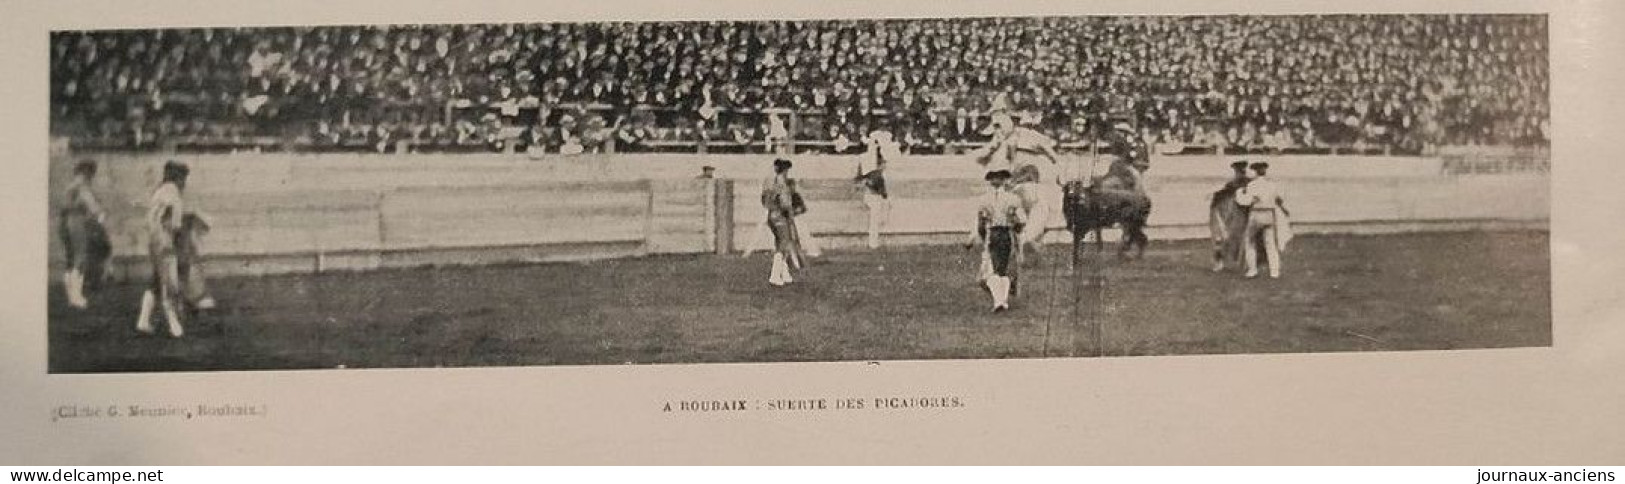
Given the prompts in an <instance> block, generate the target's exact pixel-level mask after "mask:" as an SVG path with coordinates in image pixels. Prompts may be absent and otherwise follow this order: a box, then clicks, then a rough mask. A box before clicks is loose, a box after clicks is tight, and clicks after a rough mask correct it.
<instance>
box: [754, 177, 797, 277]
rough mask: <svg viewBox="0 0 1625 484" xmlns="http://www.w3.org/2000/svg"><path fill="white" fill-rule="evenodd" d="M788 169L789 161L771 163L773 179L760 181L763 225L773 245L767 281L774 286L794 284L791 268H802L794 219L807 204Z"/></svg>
mask: <svg viewBox="0 0 1625 484" xmlns="http://www.w3.org/2000/svg"><path fill="white" fill-rule="evenodd" d="M791 166H793V165H792V164H791V163H790V160H786V159H782V158H781V159H777V160H773V177H772V178H769V179H767V180H766V181H764V182H762V207H763V208H766V209H767V226H768V228H769V229H770V230H772V231H773V242H774V243H773V267H772V269H771V270H770V272H769V273H768V277H767V282H768V284H772V285H774V286H784V285H786V284H789V283H791V282H795V278H794V277H792V275H791V269H792V268H794V269H797V270H799V269H801V268H802V267H803V266H804V265H805V264H804V262H805V260H804V258H803V254H802V252H801V240H800V239H801V237H800V234H798V233H797V231H796V216H797V215H801V214H803V213H806V212H807V204H806V202H805V201H804V200H802V198H801V194H800V193H798V192H796V183H795V180H792V179H791V178H790V167H791Z"/></svg>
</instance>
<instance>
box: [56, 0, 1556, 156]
mask: <svg viewBox="0 0 1625 484" xmlns="http://www.w3.org/2000/svg"><path fill="white" fill-rule="evenodd" d="M1547 48H1548V45H1547V31H1546V22H1545V18H1544V17H1543V16H1537V15H1334V16H1323V15H1316V16H1199V17H1170V16H1153V17H1064V18H1061V17H1056V18H966V19H928V20H824V21H766V22H638V23H627V22H621V23H551V24H549V23H542V24H509V25H427V26H425V25H408V26H369V27H290V28H216V29H186V30H141V31H94V32H59V33H55V34H53V35H52V38H51V88H52V96H53V113H52V115H53V116H52V123H53V131H55V132H57V133H58V134H61V135H64V136H70V137H74V138H76V139H91V140H104V141H108V140H111V141H113V142H116V143H130V144H134V145H138V146H141V145H150V144H153V143H159V142H162V141H164V140H219V139H247V138H273V139H278V140H298V142H299V143H300V144H302V145H307V146H312V147H317V148H320V147H329V148H335V149H336V148H339V147H346V146H348V147H361V148H362V149H374V148H376V149H385V148H387V147H389V146H393V145H395V144H397V143H400V142H406V143H408V144H410V145H414V146H480V147H486V148H491V147H494V148H498V149H500V148H502V147H503V146H504V145H514V147H517V148H520V149H536V150H545V151H547V152H566V153H570V152H579V151H589V150H594V149H602V147H603V146H605V145H606V144H610V143H612V144H613V145H615V146H616V147H617V149H618V150H638V149H645V150H647V149H661V147H669V146H677V147H682V146H692V145H695V144H699V143H706V144H712V145H718V146H728V145H732V146H743V145H748V144H752V143H755V144H763V143H764V142H766V143H772V142H785V141H795V142H798V143H806V144H816V145H818V146H821V147H826V148H827V149H836V150H839V149H842V148H843V147H846V146H854V145H856V144H858V143H859V139H860V137H861V136H862V135H863V134H865V133H868V132H869V131H871V130H874V129H887V130H891V131H893V132H894V133H895V135H896V137H897V138H898V139H899V140H902V141H903V142H904V143H905V144H907V145H908V146H909V147H910V148H911V149H918V150H931V149H943V147H945V146H948V145H953V144H956V143H971V142H976V141H979V140H981V139H983V138H982V137H983V136H985V128H986V124H987V119H988V117H987V116H988V114H989V113H990V112H994V111H1001V110H1002V111H1008V112H1011V113H1014V114H1016V115H1017V116H1018V118H1020V119H1022V120H1024V121H1025V122H1027V123H1029V124H1030V125H1032V126H1034V127H1035V128H1037V129H1040V130H1042V131H1044V132H1046V133H1048V134H1051V135H1052V136H1054V137H1056V138H1057V139H1059V140H1061V141H1063V142H1069V143H1076V142H1085V141H1088V140H1090V139H1092V135H1091V134H1092V133H1097V132H1099V131H1097V130H1096V129H1095V128H1098V127H1100V126H1103V125H1107V124H1116V123H1127V124H1129V125H1131V126H1133V127H1134V129H1137V130H1138V131H1139V133H1140V134H1141V135H1142V136H1143V137H1144V138H1145V139H1146V140H1147V141H1148V142H1151V143H1156V144H1158V145H1160V146H1163V147H1170V146H1171V147H1174V148H1178V147H1181V146H1231V147H1254V148H1256V147H1269V148H1273V149H1285V148H1292V147H1317V146H1355V147H1380V148H1395V149H1404V150H1415V149H1419V148H1420V147H1423V146H1439V145H1541V144H1544V143H1546V142H1547V136H1548V134H1547V132H1548V125H1547V122H1548V118H1549V102H1548V92H1549V85H1548V65H1547ZM764 146H765V145H764Z"/></svg>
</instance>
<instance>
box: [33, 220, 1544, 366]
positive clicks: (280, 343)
mask: <svg viewBox="0 0 1625 484" xmlns="http://www.w3.org/2000/svg"><path fill="white" fill-rule="evenodd" d="M1108 250H1111V248H1108ZM1208 251H1209V247H1208V245H1207V243H1206V242H1204V241H1176V242H1169V241H1153V243H1152V246H1151V249H1150V251H1149V252H1147V254H1146V258H1145V259H1143V260H1140V261H1135V262H1131V263H1121V262H1118V261H1117V260H1115V258H1112V257H1102V258H1099V259H1096V262H1095V263H1094V264H1095V265H1091V266H1090V267H1093V268H1097V269H1091V270H1085V271H1080V274H1081V275H1079V276H1076V277H1073V276H1068V275H1067V273H1066V271H1065V265H1066V264H1065V261H1064V255H1065V252H1066V247H1065V246H1063V245H1050V246H1047V247H1045V249H1044V255H1045V259H1044V260H1042V261H1039V262H1038V263H1037V264H1036V265H1033V266H1029V267H1027V268H1025V269H1023V271H1024V272H1023V276H1022V277H1023V282H1022V293H1021V295H1020V297H1019V298H1018V299H1017V300H1016V307H1015V309H1014V310H1013V311H1011V312H1007V313H1002V314H992V313H989V312H988V298H987V297H986V295H985V294H984V293H983V292H981V291H980V290H979V289H978V288H977V286H976V285H975V284H974V283H973V281H972V275H973V269H974V267H975V263H976V262H977V258H976V257H975V254H974V253H972V252H970V251H966V250H964V249H962V248H960V247H957V246H915V247H895V248H885V249H882V250H880V251H878V252H870V251H867V250H851V251H835V252H831V253H829V254H826V255H825V256H824V257H823V258H822V259H819V260H817V261H816V262H815V263H814V264H813V265H812V266H811V267H809V268H808V269H807V270H806V271H805V272H804V273H802V274H801V275H800V278H799V280H798V281H797V284H795V285H793V286H790V287H787V288H773V287H770V286H768V285H767V283H766V276H767V259H766V256H765V255H764V254H761V253H758V254H756V255H754V256H752V257H749V258H742V257H739V256H737V255H736V256H717V255H696V256H659V257H648V258H640V259H621V260H603V261H594V262H583V263H567V264H566V263H561V264H533V265H510V266H484V267H444V268H424V269H407V270H383V271H375V272H359V273H328V274H317V275H289V276H266V277H241V278H222V279H219V280H216V281H214V284H213V287H214V292H215V295H216V296H217V297H218V299H219V300H220V303H221V305H220V307H219V308H218V309H216V310H213V311H211V312H208V313H205V314H204V315H203V316H202V318H201V319H200V320H199V321H197V322H196V323H195V324H194V325H193V326H192V327H190V328H188V330H189V333H188V334H187V336H186V337H185V338H182V339H170V338H168V337H163V336H140V335H138V334H137V333H136V332H135V331H134V330H133V323H134V318H135V313H136V310H137V307H138V304H139V294H140V291H141V287H140V286H134V285H121V286H113V287H109V288H106V289H104V290H103V291H102V292H101V293H99V294H98V297H97V299H96V300H95V301H94V306H93V307H92V308H91V309H89V310H84V311H78V310H73V309H70V308H69V307H67V306H66V304H65V302H64V300H63V298H62V295H61V291H60V288H58V287H53V288H52V292H51V297H50V300H49V305H50V307H49V314H50V323H49V324H50V328H49V338H50V371H52V372H57V373H74V372H107V371H200V370H250V369H316V368H338V367H346V368H380V367H385V368H396V367H460V366H510V365H596V364H629V363H630V364H650V363H709V362H789V361H865V360H920V359H944V358H953V359H961V358H1031V357H1046V356H1048V357H1066V356H1079V357H1082V356H1135V355H1184V354H1239V353H1282V352H1325V351H1388V350H1441V349H1462V348H1494V347H1525V346H1547V345H1550V344H1551V316H1550V315H1551V309H1550V305H1551V299H1550V287H1551V282H1550V266H1549V262H1548V260H1549V253H1548V235H1547V233H1545V232H1543V231H1507V232H1452V233H1418V234H1401V235H1366V236H1355V235H1321V236H1303V237H1300V238H1299V239H1298V240H1296V241H1294V242H1293V246H1292V247H1291V248H1290V252H1289V253H1288V259H1287V270H1286V275H1285V277H1284V278H1282V279H1280V280H1268V279H1259V280H1243V279H1241V278H1240V276H1239V275H1237V274H1235V273H1224V274H1215V273H1211V272H1209V271H1208V264H1207V261H1208V259H1207V257H1208V254H1209V252H1208ZM1056 263H1059V264H1060V265H1059V266H1057V265H1052V264H1056ZM1057 267H1059V269H1060V270H1057Z"/></svg>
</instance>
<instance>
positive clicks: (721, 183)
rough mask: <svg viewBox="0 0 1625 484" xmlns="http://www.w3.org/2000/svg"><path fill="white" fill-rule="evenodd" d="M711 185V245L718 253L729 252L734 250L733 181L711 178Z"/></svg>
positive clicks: (724, 253) (725, 253)
mask: <svg viewBox="0 0 1625 484" xmlns="http://www.w3.org/2000/svg"><path fill="white" fill-rule="evenodd" d="M711 187H712V188H711V212H712V213H713V214H715V215H714V216H713V217H712V223H713V224H714V226H713V228H712V230H713V232H714V234H713V237H714V240H713V245H714V246H715V247H716V252H717V254H718V255H727V254H731V253H733V250H734V181H733V180H728V179H717V180H712V183H711Z"/></svg>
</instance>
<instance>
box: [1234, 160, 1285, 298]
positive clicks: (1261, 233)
mask: <svg viewBox="0 0 1625 484" xmlns="http://www.w3.org/2000/svg"><path fill="white" fill-rule="evenodd" d="M1269 167H1270V165H1269V163H1262V162H1261V163H1253V164H1252V165H1249V166H1248V168H1250V169H1251V171H1252V176H1251V178H1250V179H1249V180H1248V181H1247V184H1246V185H1245V186H1243V187H1241V189H1239V190H1237V191H1236V204H1237V205H1241V206H1243V207H1246V208H1247V228H1246V229H1245V235H1246V237H1244V238H1243V244H1244V245H1242V247H1249V248H1250V247H1256V246H1258V245H1262V246H1263V248H1264V255H1265V256H1266V257H1267V258H1268V260H1267V263H1268V264H1269V267H1270V271H1269V274H1270V277H1271V278H1280V277H1281V265H1282V264H1281V252H1282V250H1283V249H1285V247H1286V243H1287V242H1288V241H1289V240H1291V238H1292V232H1291V228H1290V225H1289V222H1288V220H1287V215H1288V214H1287V213H1286V208H1285V206H1284V205H1285V204H1284V202H1285V200H1284V199H1283V198H1282V190H1281V186H1280V185H1279V184H1277V183H1275V180H1272V179H1270V178H1269V177H1268V176H1267V173H1268V171H1269ZM1242 254H1243V257H1242V258H1243V259H1244V260H1245V261H1246V263H1247V273H1246V277H1247V278H1249V279H1250V278H1253V277H1258V251H1256V250H1244V251H1242Z"/></svg>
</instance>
